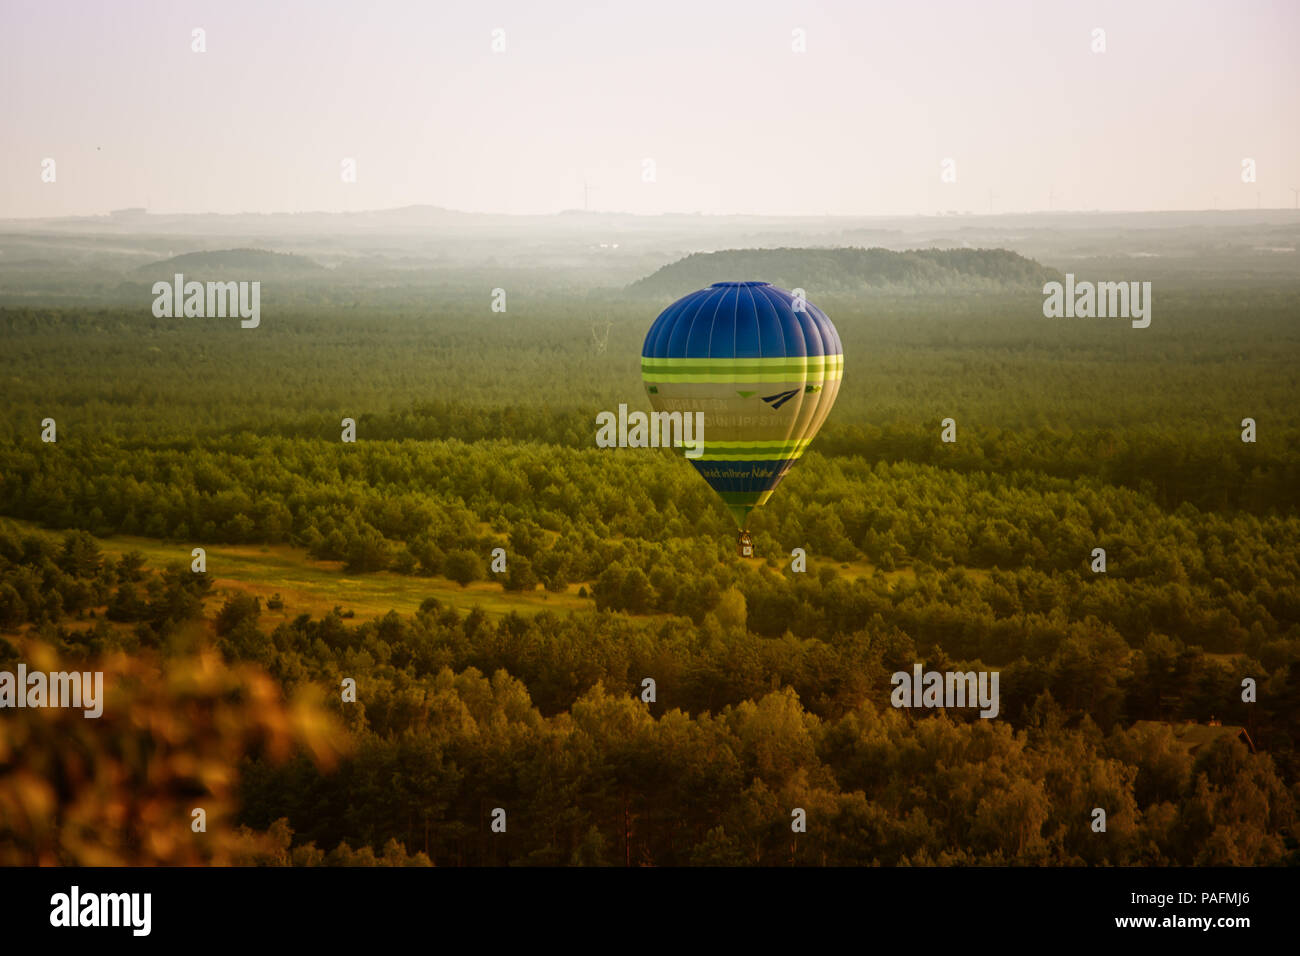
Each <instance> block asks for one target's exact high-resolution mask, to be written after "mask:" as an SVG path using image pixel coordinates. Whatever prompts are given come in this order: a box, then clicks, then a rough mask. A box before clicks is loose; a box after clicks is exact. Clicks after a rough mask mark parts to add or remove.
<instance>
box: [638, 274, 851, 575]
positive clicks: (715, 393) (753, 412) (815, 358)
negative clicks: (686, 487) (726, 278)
mask: <svg viewBox="0 0 1300 956" xmlns="http://www.w3.org/2000/svg"><path fill="white" fill-rule="evenodd" d="M843 374H844V349H843V347H842V346H841V345H840V336H839V333H838V332H836V331H835V326H834V325H832V324H831V320H830V319H828V318H827V317H826V313H824V312H822V310H821V309H819V308H817V307H816V306H815V305H813V304H812V303H811V302H807V301H806V300H804V299H802V298H799V297H796V296H795V295H794V294H793V293H791V292H787V291H786V290H785V289H779V288H777V287H776V286H774V285H772V284H771V283H768V282H715V283H714V284H713V285H712V286H710V287H709V288H707V289H701V290H700V291H698V292H692V293H691V294H690V295H688V296H685V297H683V298H681V299H678V300H677V301H676V302H674V303H673V304H672V305H670V306H669V307H668V308H666V309H664V311H663V312H661V313H660V315H659V317H658V318H657V319H655V321H654V324H653V325H651V326H650V331H649V332H648V333H646V337H645V345H644V346H642V349H641V377H642V379H643V380H644V381H645V387H646V391H647V392H648V393H649V396H650V404H651V405H652V406H653V407H654V410H655V411H656V412H674V411H680V412H702V413H703V414H704V419H703V422H704V442H703V445H704V448H703V452H702V454H699V457H697V458H692V459H691V462H692V464H694V465H695V467H696V469H697V470H698V471H699V473H700V474H701V475H703V476H704V480H705V481H707V482H708V483H709V486H710V487H711V488H713V490H714V491H716V492H717V493H718V495H719V496H720V497H721V498H722V500H723V502H724V503H725V504H726V506H727V510H728V511H730V512H731V516H732V517H733V518H734V519H735V521H736V527H737V528H738V529H740V532H741V553H742V554H744V553H745V544H746V543H747V539H748V533H747V531H746V530H745V525H746V523H747V522H748V519H749V514H750V512H752V511H753V510H754V509H755V508H758V507H760V506H761V505H763V504H766V503H767V500H768V499H769V498H770V497H772V492H773V491H775V490H776V486H777V485H779V484H780V483H781V479H782V478H784V477H785V474H786V472H788V471H789V470H790V468H791V467H792V466H793V465H794V463H795V462H796V461H798V460H799V456H800V455H802V454H803V453H804V450H805V449H806V448H807V447H808V445H809V443H811V442H812V439H813V436H815V435H816V434H817V430H818V429H819V428H821V426H822V422H824V421H825V420H826V416H827V414H829V412H830V410H831V406H832V405H833V404H834V403H835V396H836V394H838V392H839V388H840V379H841V377H842V376H843Z"/></svg>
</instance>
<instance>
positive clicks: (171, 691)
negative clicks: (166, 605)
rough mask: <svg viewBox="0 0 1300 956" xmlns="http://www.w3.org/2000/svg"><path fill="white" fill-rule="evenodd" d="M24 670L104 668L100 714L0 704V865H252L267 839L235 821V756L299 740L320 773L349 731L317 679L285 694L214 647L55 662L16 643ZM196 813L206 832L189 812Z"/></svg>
mask: <svg viewBox="0 0 1300 956" xmlns="http://www.w3.org/2000/svg"><path fill="white" fill-rule="evenodd" d="M18 649H19V654H20V658H21V659H23V660H25V661H26V663H27V668H28V671H29V672H31V671H38V670H39V671H46V672H54V671H72V670H78V671H87V670H91V671H94V670H99V671H103V672H104V698H105V702H104V712H103V715H102V716H101V717H99V718H94V719H92V718H87V717H86V716H85V715H84V712H83V710H82V709H80V708H55V707H41V708H21V709H11V708H5V709H3V710H0V865H4V866H13V865H27V866H31V865H42V866H55V865H76V866H153V865H164V866H165V865H203V864H216V865H231V864H236V865H237V864H241V863H251V862H254V861H256V860H258V859H259V858H263V857H264V856H265V855H266V854H267V853H274V852H275V841H274V838H273V837H272V836H269V835H268V834H262V833H255V832H254V831H251V830H249V829H247V828H246V827H235V826H233V825H232V823H231V815H232V813H233V812H234V810H235V806H236V798H237V787H238V779H239V766H240V762H241V761H242V760H243V759H244V758H245V757H251V756H254V755H257V754H261V755H264V756H265V757H267V758H269V759H271V760H277V761H279V760H284V759H286V758H287V757H288V756H289V755H290V754H291V753H293V752H294V751H295V750H296V749H298V748H302V749H304V750H305V751H306V752H307V753H309V754H310V755H311V756H312V758H313V759H314V760H315V761H316V762H317V764H319V765H320V766H322V767H323V768H327V769H328V768H331V767H333V766H334V765H335V763H336V762H337V760H338V758H339V757H340V756H342V755H343V753H344V751H345V750H346V749H347V737H346V734H345V732H344V730H343V728H342V727H341V725H340V724H339V723H338V721H337V719H336V718H334V717H333V716H332V715H331V714H329V713H328V712H327V711H326V710H325V708H324V706H323V703H322V700H321V692H320V691H319V689H317V688H311V689H310V690H302V691H300V692H299V693H297V694H295V696H294V697H293V698H292V699H291V700H285V699H284V695H283V693H282V692H281V690H280V688H279V686H278V685H277V684H276V683H275V681H273V680H272V679H271V678H270V677H269V676H268V675H267V674H266V673H265V672H264V671H262V670H261V669H259V668H257V667H255V666H251V665H247V664H239V665H234V666H231V665H228V664H226V663H225V662H224V661H223V660H222V659H221V657H220V655H219V654H217V653H216V652H215V651H213V650H211V649H202V650H198V651H196V652H193V653H190V654H187V655H185V656H181V657H168V658H165V659H164V658H161V657H158V656H156V655H147V656H146V655H142V654H139V653H137V654H134V655H131V656H128V655H125V654H115V655H112V656H109V657H105V658H103V659H102V660H99V661H95V662H84V661H71V660H66V661H65V660H60V658H59V655H58V654H57V653H56V651H55V650H54V649H53V648H52V647H50V646H49V645H48V644H45V643H41V642H37V641H28V642H25V643H23V642H18ZM196 808H202V809H203V810H204V811H205V813H206V832H201V833H196V832H194V831H193V829H192V826H191V825H192V822H193V819H194V818H193V817H192V812H193V811H194V810H195V809H196Z"/></svg>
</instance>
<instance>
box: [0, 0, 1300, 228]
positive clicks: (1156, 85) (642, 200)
mask: <svg viewBox="0 0 1300 956" xmlns="http://www.w3.org/2000/svg"><path fill="white" fill-rule="evenodd" d="M683 24H689V25H690V26H685V27H684V26H683ZM0 26H2V27H3V29H0V52H2V53H3V55H2V56H0V62H2V63H3V65H2V66H0V71H3V75H4V82H5V86H6V88H7V89H8V90H10V91H11V95H10V96H9V97H7V98H6V99H5V101H4V102H3V103H0V121H3V124H4V128H5V130H6V137H5V140H6V143H5V147H4V149H3V151H2V152H0V218H5V219H14V218H52V217H62V216H86V215H97V214H103V213H106V212H108V211H109V210H113V209H122V208H129V207H145V208H147V209H148V210H149V211H150V212H151V213H157V214H164V215H166V214H187V213H189V214H202V213H216V214H237V213H250V214H258V213H275V212H283V213H301V212H327V213H328V212H356V211H369V210H377V209H392V208H400V207H404V206H411V205H431V206H438V207H442V208H446V209H452V210H461V211H466V212H471V213H485V214H517V215H530V214H548V213H556V212H560V211H567V210H575V209H582V208H584V205H586V206H587V207H589V208H590V210H591V211H598V212H617V213H622V214H632V215H660V214H665V213H681V214H695V213H701V214H706V215H770V216H823V215H835V216H849V217H896V216H912V215H935V214H941V213H945V212H949V211H952V212H963V213H969V214H974V215H987V214H989V213H990V212H992V213H994V214H1021V213H1033V212H1049V211H1050V212H1064V211H1076V212H1086V211H1115V212H1147V211H1213V210H1216V209H1217V210H1220V211H1223V210H1228V209H1239V210H1251V209H1255V208H1272V209H1289V208H1293V206H1294V205H1295V202H1296V193H1295V192H1293V190H1294V189H1296V188H1298V187H1300V149H1298V148H1297V147H1300V132H1298V131H1297V129H1296V126H1295V124H1294V122H1292V121H1287V120H1286V119H1285V118H1286V117H1288V116H1290V117H1293V118H1294V117H1295V116H1297V115H1300V58H1297V57H1296V56H1295V54H1294V52H1293V50H1292V49H1291V46H1292V45H1293V44H1294V40H1295V37H1296V33H1297V29H1296V28H1297V27H1300V7H1298V6H1297V5H1296V4H1293V3H1286V2H1257V3H1248V4H1233V5H1228V4H1226V3H1211V2H1204V0H1202V2H1194V3H1165V2H1160V3H1152V4H1149V5H1144V6H1143V7H1142V8H1141V9H1129V8H1128V7H1127V6H1126V5H1125V4H1123V3H1111V2H1102V3H1087V4H1082V3H1067V4H1061V5H1054V6H1053V7H1052V8H1050V9H1041V8H1039V7H1036V6H1035V5H1034V4H1032V3H1030V2H1028V0H999V2H996V3H991V4H986V5H980V6H979V7H973V6H968V5H965V4H959V3H955V2H951V0H938V2H934V3H929V4H916V5H876V6H874V7H871V8H864V7H860V6H858V5H855V4H850V3H804V4H787V3H778V2H773V0H761V2H758V3H749V4H743V5H742V4H738V3H720V4H710V5H707V6H703V5H699V4H689V3H683V2H679V0H668V2H666V3H663V4H658V5H656V6H655V7H654V8H653V9H641V8H629V9H621V8H619V9H606V8H601V7H588V6H586V5H584V4H578V3H562V4H558V5H556V6H553V7H550V8H548V9H546V10H542V9H538V8H535V7H531V6H529V5H526V4H523V3H520V2H515V0H503V2H501V3H497V4H493V5H492V6H491V7H490V8H488V9H487V10H486V11H484V12H480V11H478V10H469V9H465V8H455V9H438V8H424V7H419V6H416V5H412V4H403V3H383V2H378V3H374V4H370V5H368V6H367V7H366V8H365V14H364V15H363V16H358V15H357V13H356V12H355V9H354V8H353V7H351V6H350V5H348V4H346V3H341V2H337V0H329V2H319V3H302V2H291V3H285V4H280V5H277V6H275V7H274V8H269V9H268V8H264V7H261V6H259V5H257V4H251V3H245V2H234V3H222V4H208V3H199V4H194V5H187V6H186V7H184V8H182V7H179V6H176V5H172V4H167V3H162V2H153V0H149V2H136V3H128V4H122V5H117V6H114V7H104V8H84V7H82V6H79V5H77V4H72V3H67V2H41V3H35V2H11V3H9V4H7V5H6V7H5V9H4V11H3V12H2V13H0ZM195 28H202V29H203V30H204V31H206V33H205V42H206V52H203V53H195V52H192V49H191V46H192V42H193V41H192V30H193V29H195ZM498 28H500V29H504V30H505V37H504V39H505V49H504V51H502V52H493V50H492V43H493V30H495V29H498ZM1096 28H1101V29H1103V30H1105V42H1106V50H1105V52H1093V51H1092V49H1091V47H1092V44H1093V43H1094V37H1093V31H1094V29H1096ZM796 29H802V30H804V31H806V35H805V36H806V49H807V52H804V53H796V52H793V50H792V43H793V40H794V34H793V31H794V30H796ZM886 144H887V145H886ZM346 158H351V159H354V160H355V162H356V181H355V182H350V183H349V182H343V181H342V177H341V175H340V171H341V163H342V162H343V160H344V159H346ZM1246 158H1250V159H1253V160H1254V161H1255V164H1256V177H1257V181H1256V182H1254V183H1245V182H1242V176H1241V171H1242V161H1243V159H1246ZM45 159H53V160H55V163H56V169H57V178H56V181H55V182H42V180H41V172H42V163H43V161H44V160H45ZM646 159H651V160H653V161H654V172H655V181H654V182H645V181H643V170H644V168H645V167H644V161H645V160H646ZM946 159H951V160H953V161H954V164H955V166H954V169H955V173H956V181H955V182H942V181H941V172H942V170H943V167H942V165H941V164H942V163H943V162H944V160H946ZM584 184H585V187H586V188H585V189H584Z"/></svg>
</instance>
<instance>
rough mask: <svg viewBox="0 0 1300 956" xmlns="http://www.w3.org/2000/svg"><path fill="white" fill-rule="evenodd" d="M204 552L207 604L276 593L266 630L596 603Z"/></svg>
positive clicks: (165, 559)
mask: <svg viewBox="0 0 1300 956" xmlns="http://www.w3.org/2000/svg"><path fill="white" fill-rule="evenodd" d="M12 523H13V524H14V525H15V526H17V527H18V528H19V529H21V530H22V532H23V533H35V534H41V535H45V536H46V537H51V538H59V537H61V534H60V533H59V532H55V531H49V530H47V529H44V528H41V527H39V526H38V525H35V524H33V523H32V522H29V521H12ZM96 540H97V541H98V542H99V546H100V548H101V549H102V550H103V551H104V552H105V553H106V554H111V555H114V556H117V557H120V556H121V555H123V554H126V553H127V552H129V551H138V552H140V554H142V555H144V559H145V564H146V565H147V566H148V567H150V568H154V569H161V568H165V567H167V566H168V565H169V564H182V565H188V564H189V563H190V560H191V558H190V546H189V545H182V544H168V543H167V542H165V541H158V540H156V539H154V538H138V537H134V536H131V535H114V536H112V537H111V538H96ZM206 550H207V562H208V574H209V575H210V576H211V577H212V582H213V597H214V598H215V599H216V601H215V603H216V604H217V605H218V606H219V605H220V603H221V602H222V601H224V600H225V598H226V596H227V595H229V594H230V593H232V592H236V591H238V592H243V593H246V594H253V595H256V596H257V597H260V598H261V599H262V606H263V608H265V607H266V602H267V599H269V598H270V597H271V596H272V595H274V594H279V595H280V597H281V598H282V599H283V601H284V608H283V610H275V611H272V610H264V611H263V613H262V620H263V621H264V622H266V623H269V624H270V625H271V626H274V625H276V624H278V623H279V622H280V621H281V620H285V621H291V620H293V619H294V618H295V617H297V616H298V615H299V614H310V615H311V616H312V617H321V616H322V615H325V614H328V613H329V612H330V611H331V610H333V608H334V607H335V606H338V607H340V608H341V609H342V610H344V611H353V612H355V614H356V616H357V617H359V618H369V617H382V616H383V615H385V614H387V613H388V612H389V611H397V612H398V613H399V614H414V613H415V612H416V611H417V610H418V609H419V607H420V604H421V603H422V602H423V601H424V600H425V599H426V598H430V597H435V598H437V599H438V600H439V601H441V602H442V603H443V604H444V605H450V606H451V607H454V608H456V609H457V610H460V611H468V610H470V609H471V608H475V607H478V608H481V609H482V610H483V612H484V613H485V614H487V615H488V616H489V617H491V618H494V619H497V618H501V617H504V616H505V615H506V614H507V613H509V612H510V611H518V612H519V613H521V614H530V613H536V612H537V611H542V610H547V609H550V610H555V611H570V610H578V609H583V608H595V606H596V603H595V601H593V600H592V599H590V598H584V597H579V596H578V588H579V587H581V585H578V584H571V585H569V587H568V588H566V589H565V590H564V591H560V592H548V591H545V590H543V589H542V588H540V587H539V588H537V589H535V590H533V591H530V592H511V591H505V590H503V589H502V587H501V585H500V583H499V582H497V581H495V580H493V581H475V582H474V583H472V584H470V585H469V586H468V587H461V586H460V585H459V584H457V583H456V582H454V581H451V580H448V579H447V578H443V577H432V578H426V577H414V576H408V575H404V574H394V573H392V572H391V571H378V572H373V573H369V574H361V575H348V574H345V573H344V572H343V562H341V561H317V560H315V559H314V558H312V557H310V556H309V555H308V554H307V552H306V551H304V550H302V549H301V548H294V547H290V546H289V545H215V546H212V547H208V548H207V549H206ZM485 568H486V562H485ZM209 603H210V604H211V603H212V602H209ZM209 610H211V608H210V609H209Z"/></svg>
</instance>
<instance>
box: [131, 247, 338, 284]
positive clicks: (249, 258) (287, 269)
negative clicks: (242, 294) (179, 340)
mask: <svg viewBox="0 0 1300 956" xmlns="http://www.w3.org/2000/svg"><path fill="white" fill-rule="evenodd" d="M324 271H326V270H325V267H324V266H322V265H321V264H320V263H318V262H314V261H313V260H311V259H308V258H307V257H306V256H295V255H290V254H288V253H282V252H270V251H268V250H266V249H215V250H212V251H209V252H187V253H185V254H184V255H179V256H173V257H172V258H170V259H162V260H160V261H158V262H150V263H149V264H148V265H143V266H140V267H139V268H138V269H136V270H135V273H136V274H137V275H140V276H157V275H161V276H171V275H173V274H175V273H177V272H180V273H183V274H185V275H187V276H194V277H196V278H198V277H201V276H211V277H213V278H222V277H225V276H230V277H234V276H235V275H236V274H238V276H239V277H241V278H248V279H256V278H259V277H260V276H266V277H268V278H281V277H289V276H298V275H310V274H314V273H319V272H324Z"/></svg>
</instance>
